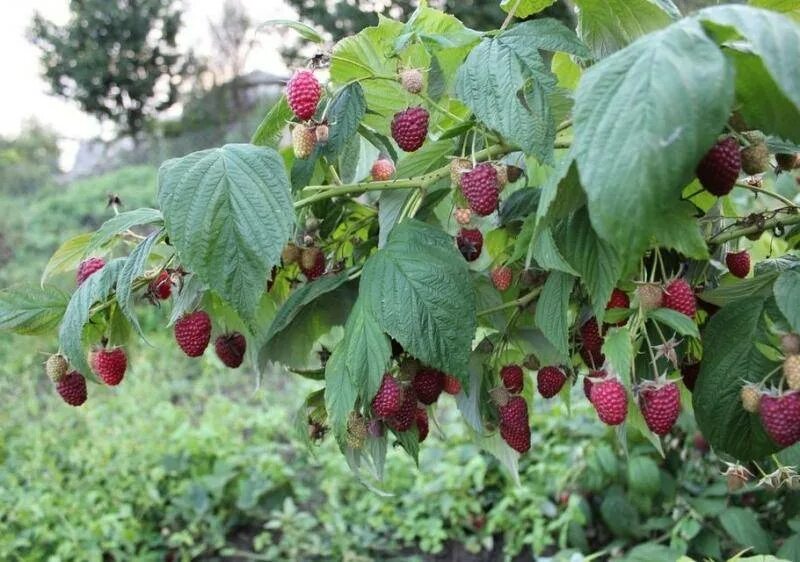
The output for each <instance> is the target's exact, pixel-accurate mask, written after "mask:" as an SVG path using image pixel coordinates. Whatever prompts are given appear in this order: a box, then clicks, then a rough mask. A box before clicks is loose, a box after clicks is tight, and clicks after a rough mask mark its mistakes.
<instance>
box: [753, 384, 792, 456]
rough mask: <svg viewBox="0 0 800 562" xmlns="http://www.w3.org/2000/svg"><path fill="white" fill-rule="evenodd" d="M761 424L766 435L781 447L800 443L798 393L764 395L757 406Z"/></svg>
mask: <svg viewBox="0 0 800 562" xmlns="http://www.w3.org/2000/svg"><path fill="white" fill-rule="evenodd" d="M759 415H760V416H761V424H762V425H763V426H764V429H765V430H766V432H767V434H768V435H769V436H770V438H771V439H772V440H773V441H775V443H777V444H778V445H780V446H781V447H789V446H790V445H794V444H795V443H797V442H798V441H800V393H798V392H789V393H787V394H783V395H781V396H773V395H770V394H764V395H763V396H761V404H760V406H759Z"/></svg>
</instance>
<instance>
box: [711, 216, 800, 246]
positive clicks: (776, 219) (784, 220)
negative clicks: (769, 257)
mask: <svg viewBox="0 0 800 562" xmlns="http://www.w3.org/2000/svg"><path fill="white" fill-rule="evenodd" d="M798 223H800V213H798V211H797V208H796V207H791V208H789V209H779V210H777V211H776V213H775V216H773V217H772V218H769V219H767V220H765V221H763V222H761V223H755V224H748V225H744V226H740V227H738V228H729V229H726V230H723V231H722V232H719V233H718V234H716V235H715V236H712V237H711V238H709V239H708V240H707V242H708V243H709V244H723V243H725V242H728V241H729V240H734V239H736V238H740V237H742V236H747V235H748V234H755V233H758V232H765V231H767V230H771V229H773V228H775V227H778V226H790V225H793V224H798Z"/></svg>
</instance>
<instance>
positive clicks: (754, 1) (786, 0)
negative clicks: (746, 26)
mask: <svg viewBox="0 0 800 562" xmlns="http://www.w3.org/2000/svg"><path fill="white" fill-rule="evenodd" d="M748 4H750V5H751V6H753V7H755V8H764V9H765V10H772V11H773V12H780V13H782V14H784V15H785V16H788V17H790V18H792V19H793V20H794V21H796V22H798V23H800V0H750V1H749V2H748Z"/></svg>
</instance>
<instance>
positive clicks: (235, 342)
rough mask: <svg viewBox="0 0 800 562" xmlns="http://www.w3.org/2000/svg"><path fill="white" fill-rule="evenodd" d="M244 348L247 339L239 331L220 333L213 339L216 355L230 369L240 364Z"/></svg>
mask: <svg viewBox="0 0 800 562" xmlns="http://www.w3.org/2000/svg"><path fill="white" fill-rule="evenodd" d="M246 350H247V340H245V338H244V336H243V335H242V334H240V333H239V332H231V333H228V334H222V335H221V336H218V337H217V339H216V341H214V351H216V352H217V357H219V358H220V360H221V361H222V362H223V363H224V364H225V365H226V366H227V367H230V368H231V369H235V368H236V367H238V366H239V365H241V364H242V361H244V352H245V351H246Z"/></svg>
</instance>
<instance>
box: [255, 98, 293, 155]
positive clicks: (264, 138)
mask: <svg viewBox="0 0 800 562" xmlns="http://www.w3.org/2000/svg"><path fill="white" fill-rule="evenodd" d="M292 115H293V114H292V110H291V109H290V108H289V102H288V101H286V94H285V93H284V94H283V95H281V97H280V98H279V99H278V101H276V102H275V105H273V106H272V108H271V109H270V110H269V111H268V112H267V114H266V115H265V116H264V119H263V120H262V121H261V124H259V126H258V128H257V129H256V132H255V133H253V137H252V138H251V139H250V142H251V143H252V144H254V145H256V146H269V147H272V148H278V146H279V145H280V142H281V139H282V138H283V130H284V129H285V128H286V122H287V121H289V120H291V119H292Z"/></svg>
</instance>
